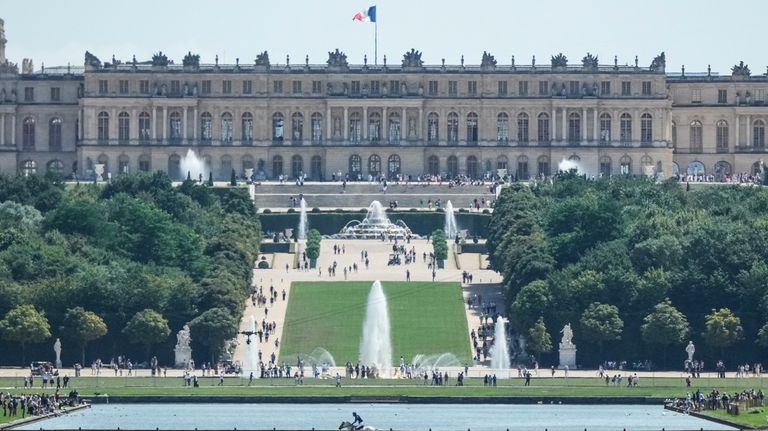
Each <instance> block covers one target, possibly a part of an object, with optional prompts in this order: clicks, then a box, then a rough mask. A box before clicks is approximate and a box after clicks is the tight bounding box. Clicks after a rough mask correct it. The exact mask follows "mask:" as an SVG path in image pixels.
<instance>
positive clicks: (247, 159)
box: [240, 154, 254, 175]
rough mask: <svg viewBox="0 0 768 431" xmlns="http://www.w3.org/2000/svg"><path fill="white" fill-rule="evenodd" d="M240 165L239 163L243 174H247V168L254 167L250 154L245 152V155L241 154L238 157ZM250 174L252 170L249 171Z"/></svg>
mask: <svg viewBox="0 0 768 431" xmlns="http://www.w3.org/2000/svg"><path fill="white" fill-rule="evenodd" d="M240 165H241V166H242V168H243V171H242V172H243V174H246V175H247V174H248V169H254V165H253V157H251V156H249V155H247V154H246V155H244V156H243V157H242V158H241V159H240ZM251 175H253V172H251Z"/></svg>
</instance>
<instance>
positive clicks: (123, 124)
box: [117, 112, 131, 144]
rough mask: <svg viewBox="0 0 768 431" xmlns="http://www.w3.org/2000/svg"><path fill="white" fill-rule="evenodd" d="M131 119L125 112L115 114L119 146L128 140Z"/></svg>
mask: <svg viewBox="0 0 768 431" xmlns="http://www.w3.org/2000/svg"><path fill="white" fill-rule="evenodd" d="M130 125H131V117H130V116H129V115H128V113H127V112H121V113H119V114H117V140H118V141H120V143H121V144H126V143H128V140H129V139H130V131H131V129H130V127H131V126H130Z"/></svg>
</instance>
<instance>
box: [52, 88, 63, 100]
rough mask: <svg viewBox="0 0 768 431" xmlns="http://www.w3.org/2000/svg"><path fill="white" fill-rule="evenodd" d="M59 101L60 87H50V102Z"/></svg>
mask: <svg viewBox="0 0 768 431" xmlns="http://www.w3.org/2000/svg"><path fill="white" fill-rule="evenodd" d="M60 101H61V88H59V87H51V102H60Z"/></svg>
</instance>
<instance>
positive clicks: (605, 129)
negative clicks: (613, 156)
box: [600, 113, 611, 144]
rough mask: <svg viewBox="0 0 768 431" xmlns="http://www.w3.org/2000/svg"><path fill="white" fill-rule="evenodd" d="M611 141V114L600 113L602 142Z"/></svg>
mask: <svg viewBox="0 0 768 431" xmlns="http://www.w3.org/2000/svg"><path fill="white" fill-rule="evenodd" d="M610 142H611V116H610V114H606V113H603V114H600V143H601V144H608V143H610Z"/></svg>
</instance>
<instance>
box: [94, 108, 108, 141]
mask: <svg viewBox="0 0 768 431" xmlns="http://www.w3.org/2000/svg"><path fill="white" fill-rule="evenodd" d="M96 129H97V138H98V140H99V143H101V144H105V143H107V141H109V114H107V113H106V112H103V111H102V112H99V115H97V116H96Z"/></svg>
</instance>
